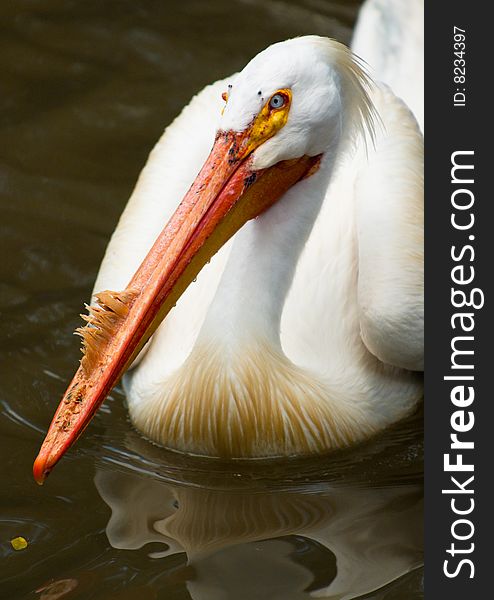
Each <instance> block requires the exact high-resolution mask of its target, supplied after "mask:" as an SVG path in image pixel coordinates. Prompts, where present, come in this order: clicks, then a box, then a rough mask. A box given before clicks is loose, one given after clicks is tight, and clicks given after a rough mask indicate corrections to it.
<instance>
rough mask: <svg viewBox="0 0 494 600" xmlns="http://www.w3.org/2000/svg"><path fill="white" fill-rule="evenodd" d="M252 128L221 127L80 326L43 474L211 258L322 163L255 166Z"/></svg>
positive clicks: (38, 473) (304, 160)
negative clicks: (158, 227)
mask: <svg viewBox="0 0 494 600" xmlns="http://www.w3.org/2000/svg"><path fill="white" fill-rule="evenodd" d="M258 145H259V143H257V142H256V143H253V141H252V135H251V131H250V130H247V131H245V132H220V133H219V134H218V135H217V137H216V140H215V142H214V145H213V148H212V150H211V153H210V155H209V157H208V159H207V160H206V162H205V164H204V166H203V167H202V169H201V171H200V173H199V174H198V176H197V178H196V180H195V181H194V183H193V184H192V186H191V188H190V190H189V191H188V193H187V194H186V196H185V198H184V199H183V200H182V202H181V203H180V205H179V206H178V208H177V210H176V211H175V213H174V215H173V216H172V217H171V219H170V221H169V222H168V224H167V225H166V227H165V228H164V229H163V231H162V232H161V234H160V236H159V237H158V239H157V240H156V242H155V244H154V246H153V247H152V248H151V250H150V252H149V253H148V255H147V257H146V258H145V259H144V261H143V263H142V264H141V266H140V267H139V269H138V270H137V272H136V273H135V275H134V277H133V278H132V280H131V281H130V283H129V285H128V287H127V289H126V290H125V291H124V292H118V293H117V292H102V293H101V294H98V295H97V299H98V304H97V305H95V306H93V307H91V308H90V315H89V316H86V320H87V321H88V324H87V325H86V327H84V328H82V329H80V330H79V333H80V334H81V335H82V337H83V339H84V348H83V350H84V356H83V358H82V360H81V365H80V367H79V369H78V371H77V373H76V374H75V376H74V379H73V380H72V382H71V384H70V385H69V387H68V389H67V391H66V393H65V395H64V397H63V399H62V401H61V403H60V406H59V407H58V409H57V411H56V413H55V416H54V418H53V421H52V423H51V425H50V428H49V431H48V434H47V436H46V438H45V440H44V442H43V445H42V447H41V450H40V452H39V454H38V457H37V458H36V461H35V463H34V468H33V473H34V478H35V479H36V481H37V482H38V483H40V484H41V483H43V481H44V479H45V478H46V476H47V475H48V473H49V472H50V471H51V469H52V468H53V467H54V466H55V464H56V463H57V462H58V461H59V460H60V458H61V457H62V456H63V455H64V453H65V452H66V451H67V450H68V448H70V446H71V445H72V444H73V443H74V442H75V441H76V440H77V438H78V437H79V436H80V435H81V433H82V432H83V431H84V429H85V428H86V426H87V425H88V423H89V421H90V420H91V417H92V416H93V415H94V413H95V412H96V410H97V409H98V407H99V406H100V405H101V403H102V402H103V400H104V399H105V398H106V396H107V395H108V394H109V393H110V391H111V389H112V388H113V386H114V385H115V384H116V383H117V381H118V380H119V378H120V377H121V376H122V374H123V373H124V371H125V370H126V368H127V367H128V366H129V365H130V364H131V363H132V361H133V359H134V358H135V357H136V356H137V354H138V353H139V351H140V350H141V348H142V347H143V346H144V344H145V343H146V341H147V340H148V339H149V337H150V336H151V335H152V334H153V332H154V331H155V330H156V328H157V327H158V325H159V324H160V323H161V321H162V320H163V319H164V318H165V316H166V315H167V313H168V312H169V311H170V310H171V308H172V307H173V306H174V305H175V303H176V302H177V300H178V298H180V296H181V295H182V293H183V292H184V291H185V290H186V288H187V287H188V285H189V284H190V283H191V281H192V280H193V279H194V278H195V277H196V276H197V274H198V273H199V271H200V270H201V269H202V267H203V266H204V265H205V264H206V262H208V261H209V259H210V258H211V257H212V256H213V255H214V254H215V253H216V252H217V251H218V250H219V249H220V248H221V246H223V244H225V242H226V241H227V240H229V239H230V238H231V237H232V235H233V234H234V233H235V232H236V231H238V230H239V229H240V228H241V227H242V225H243V224H244V223H245V222H246V221H248V220H249V219H252V218H254V217H256V216H257V215H259V214H260V213H261V212H263V211H264V210H266V209H267V208H268V207H269V206H271V205H272V204H273V203H274V202H275V201H276V200H277V199H278V198H280V197H281V196H282V195H283V194H284V193H285V192H286V191H287V190H288V189H289V188H290V187H291V186H292V185H293V184H295V183H296V182H297V181H299V180H300V179H302V178H303V177H305V176H306V175H307V174H308V173H309V172H310V171H311V170H312V169H314V168H315V165H317V163H318V160H319V157H308V156H303V157H301V158H299V159H295V160H290V161H284V162H280V163H277V164H276V165H274V166H272V167H269V168H267V169H264V170H257V171H256V170H254V169H253V167H252V164H253V150H255V147H256V146H258Z"/></svg>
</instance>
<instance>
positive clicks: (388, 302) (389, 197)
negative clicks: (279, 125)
mask: <svg viewBox="0 0 494 600" xmlns="http://www.w3.org/2000/svg"><path fill="white" fill-rule="evenodd" d="M373 101H374V103H375V105H376V108H377V109H378V111H379V113H380V115H381V118H382V121H383V125H384V127H383V130H382V131H381V132H379V133H378V139H377V140H376V146H375V150H370V152H369V157H368V160H366V161H361V164H362V165H363V166H362V167H361V169H360V170H359V172H358V174H357V178H356V184H355V202H356V225H357V237H358V304H359V315H360V326H361V335H362V339H363V341H364V343H365V345H366V346H367V348H368V349H369V350H370V352H372V353H373V354H374V355H375V356H377V357H378V358H379V359H380V360H381V361H383V362H385V363H387V364H391V365H395V366H398V367H403V368H406V369H411V370H422V368H423V325H424V322H423V316H424V312H423V311H424V307H423V278H424V273H423V267H424V265H423V226H424V224H423V197H424V190H423V137H422V134H421V133H420V131H419V128H418V125H417V122H416V121H415V119H414V117H413V115H412V114H411V112H410V110H409V109H408V108H407V106H406V105H405V104H404V103H403V102H402V101H401V100H399V99H398V98H397V97H396V96H395V95H394V94H393V93H392V92H391V91H390V90H389V89H388V88H386V87H384V86H383V87H380V88H378V89H377V90H376V92H375V93H374V94H373Z"/></svg>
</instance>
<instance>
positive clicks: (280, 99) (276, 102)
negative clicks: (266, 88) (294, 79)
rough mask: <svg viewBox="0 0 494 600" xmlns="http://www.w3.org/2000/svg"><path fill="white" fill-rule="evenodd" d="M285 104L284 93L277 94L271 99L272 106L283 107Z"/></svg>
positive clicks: (270, 104)
mask: <svg viewBox="0 0 494 600" xmlns="http://www.w3.org/2000/svg"><path fill="white" fill-rule="evenodd" d="M285 104H286V98H285V96H283V95H282V94H275V95H274V96H273V97H272V98H271V100H270V101H269V106H270V107H271V108H281V107H282V106H285Z"/></svg>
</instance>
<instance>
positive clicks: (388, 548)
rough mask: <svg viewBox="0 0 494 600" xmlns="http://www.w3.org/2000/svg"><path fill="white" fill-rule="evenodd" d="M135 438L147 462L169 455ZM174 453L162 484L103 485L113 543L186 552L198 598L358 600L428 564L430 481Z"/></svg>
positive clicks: (127, 474)
mask: <svg viewBox="0 0 494 600" xmlns="http://www.w3.org/2000/svg"><path fill="white" fill-rule="evenodd" d="M131 443H132V445H133V446H134V449H135V446H136V445H137V446H138V448H137V450H138V452H139V454H141V455H142V453H143V451H144V452H151V453H153V452H155V453H158V452H160V450H158V449H156V448H154V447H151V446H149V445H148V444H146V442H144V441H143V440H139V439H137V437H133V436H131ZM161 452H162V450H161ZM166 458H167V460H168V462H167V463H166V464H163V462H162V461H161V466H160V469H159V472H157V473H155V476H153V477H151V475H150V474H146V475H143V474H142V473H138V472H135V471H130V470H125V471H119V470H115V469H114V468H112V469H111V470H110V469H108V468H106V467H100V468H99V469H98V472H97V474H96V477H95V483H96V487H97V489H98V492H99V494H100V495H101V497H102V499H103V500H104V501H105V502H106V504H108V506H109V507H110V508H111V511H112V514H111V517H110V519H109V521H108V524H107V527H106V534H107V537H108V540H109V542H110V544H111V545H112V546H113V547H114V548H119V549H127V550H131V549H138V548H142V547H143V546H145V545H146V544H149V543H156V542H158V543H161V544H163V547H162V548H161V549H160V551H158V552H152V553H151V554H150V557H151V558H155V559H156V558H159V559H163V558H165V557H169V556H171V555H176V554H179V553H186V555H187V567H186V568H185V570H184V572H183V576H184V578H185V579H186V580H187V581H186V586H187V589H188V591H189V594H190V596H191V598H192V599H193V600H228V599H230V598H235V599H236V600H244V599H245V600H247V599H248V600H252V598H256V600H264V599H265V600H278V599H279V600H282V599H283V600H287V599H290V600H302V599H305V600H307V599H308V598H327V599H334V600H336V599H338V600H349V599H351V598H359V597H361V596H362V595H364V594H368V593H370V592H372V591H374V590H377V589H379V588H382V587H383V586H385V585H386V584H388V583H390V582H392V581H394V580H396V579H397V578H399V577H400V576H402V575H404V574H405V573H408V572H410V571H412V570H413V569H415V568H417V567H419V566H420V565H421V562H422V555H421V549H422V540H421V531H422V504H421V497H422V491H421V489H420V486H419V485H414V484H407V485H400V486H397V485H396V483H395V484H394V485H392V486H386V485H382V486H376V487H371V488H369V487H368V486H367V487H364V486H363V485H362V481H360V482H359V481H350V482H348V481H347V482H342V481H341V479H340V481H338V480H336V481H335V473H334V471H333V472H329V471H328V469H326V471H325V472H324V471H323V472H324V473H325V474H324V475H322V476H321V464H323V461H324V459H322V458H319V459H318V461H319V463H318V465H315V466H314V465H311V463H310V462H308V461H305V462H302V463H300V461H298V462H299V463H300V464H298V463H297V461H293V462H292V461H290V460H287V459H285V460H284V461H283V462H280V461H278V462H276V461H257V464H255V465H254V464H253V463H252V462H251V463H250V465H247V466H246V463H245V462H243V463H241V462H240V463H239V462H232V463H230V464H227V463H223V464H221V465H220V466H218V465H219V463H218V462H217V461H211V460H209V461H208V460H207V459H206V460H205V459H199V458H194V457H187V458H186V457H184V456H183V455H182V456H180V455H174V454H171V453H168V454H167V455H166ZM174 463H175V464H174ZM328 463H329V465H330V464H331V463H330V461H329V460H328V459H326V467H328ZM244 467H245V468H246V469H247V470H244ZM373 597H374V596H373Z"/></svg>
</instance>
